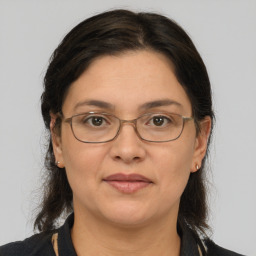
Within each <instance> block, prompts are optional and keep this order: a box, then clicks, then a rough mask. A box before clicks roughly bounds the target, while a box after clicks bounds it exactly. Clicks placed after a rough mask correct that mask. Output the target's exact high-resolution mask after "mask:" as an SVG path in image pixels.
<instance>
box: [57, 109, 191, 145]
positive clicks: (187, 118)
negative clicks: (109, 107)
mask: <svg viewBox="0 0 256 256" xmlns="http://www.w3.org/2000/svg"><path fill="white" fill-rule="evenodd" d="M85 114H101V115H108V116H113V117H114V118H116V119H118V120H119V128H118V130H117V133H116V135H115V136H114V138H112V139H110V140H106V141H99V142H95V141H83V140H80V139H79V138H77V137H76V135H75V132H74V129H73V123H72V120H73V118H74V117H76V116H82V115H85ZM150 114H166V115H168V114H169V115H177V116H180V117H181V118H182V129H181V132H180V134H179V136H178V137H176V138H175V139H171V140H164V141H154V140H147V139H144V138H143V137H141V135H140V133H139V132H138V130H137V120H138V119H140V118H141V117H143V116H146V115H150ZM61 118H62V119H63V121H64V122H65V123H68V124H70V127H71V130H72V133H73V136H74V137H75V138H76V139H77V140H78V141H80V142H82V143H91V144H98V143H106V142H110V141H113V140H115V139H116V138H117V137H118V135H119V134H120V131H121V128H122V126H123V124H125V123H128V124H132V125H133V127H134V130H135V132H136V134H137V136H138V137H139V138H140V139H141V140H143V141H147V142H154V143H162V142H169V141H174V140H177V139H178V138H179V137H180V136H181V134H182V132H183V130H184V126H185V123H186V122H187V121H191V120H194V118H193V117H186V116H182V115H180V114H176V113H172V112H148V113H145V114H142V115H140V116H139V117H137V118H135V119H132V120H125V119H120V118H119V117H117V116H115V115H113V114H110V113H105V112H97V111H96V112H94V111H91V112H84V113H80V114H75V115H73V116H71V117H68V118H64V116H63V115H61Z"/></svg>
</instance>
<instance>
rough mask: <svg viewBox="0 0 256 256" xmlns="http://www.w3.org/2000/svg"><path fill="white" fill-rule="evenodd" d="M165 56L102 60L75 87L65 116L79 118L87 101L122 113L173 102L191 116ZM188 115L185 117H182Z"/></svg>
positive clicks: (139, 53)
mask: <svg viewBox="0 0 256 256" xmlns="http://www.w3.org/2000/svg"><path fill="white" fill-rule="evenodd" d="M173 70H174V69H173V65H172V63H171V62H170V60H168V59H167V58H166V57H165V56H164V55H162V54H160V53H155V52H152V51H131V52H126V53H123V54H121V55H118V56H102V57H100V58H97V59H96V60H94V61H93V62H92V64H91V65H90V66H89V67H88V68H87V69H86V70H85V71H84V72H83V73H82V75H81V76H80V77H79V78H78V79H77V80H76V81H75V82H73V83H72V85H71V86H70V88H69V90H68V92H67V96H66V98H65V101H64V104H63V112H64V113H65V112H68V113H69V114H75V113H74V111H75V110H74V108H75V106H77V104H78V105H79V103H80V102H84V101H87V102H88V101H92V100H96V101H104V102H107V103H111V104H112V105H113V106H114V108H115V109H117V110H118V111H119V110H120V111H127V112H133V111H137V110H138V108H139V107H140V106H141V105H143V104H144V105H145V103H147V102H152V101H159V100H170V101H175V102H177V103H179V104H177V105H181V107H180V108H181V111H185V112H186V114H188V113H191V105H190V101H189V98H188V97H187V94H186V93H185V91H184V89H183V87H182V86H181V85H180V84H179V82H178V80H177V79H176V76H175V74H174V71H173ZM181 114H185V113H181Z"/></svg>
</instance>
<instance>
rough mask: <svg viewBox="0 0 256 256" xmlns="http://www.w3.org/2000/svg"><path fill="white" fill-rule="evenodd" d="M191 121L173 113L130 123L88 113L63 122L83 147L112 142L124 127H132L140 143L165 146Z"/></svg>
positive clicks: (142, 116)
mask: <svg viewBox="0 0 256 256" xmlns="http://www.w3.org/2000/svg"><path fill="white" fill-rule="evenodd" d="M190 120H193V117H184V116H181V115H179V114H173V113H147V114H143V115H141V116H139V117H138V118H136V119H133V120H121V119H119V118H118V117H116V116H114V115H112V114H108V113H99V112H88V113H83V114H78V115H74V116H72V117H70V118H66V119H64V122H67V123H69V124H70V126H71V129H72V132H73V135H74V137H75V138H76V139H77V140H79V141H81V142H84V143H104V142H109V141H112V140H114V139H115V138H116V137H117V136H118V134H119V133H120V130H121V127H122V125H123V124H125V123H127V124H131V125H133V126H134V129H135V132H136V134H137V135H138V137H139V138H141V139H142V140H145V141H149V142H168V141H172V140H176V139H178V138H179V137H180V135H181V133H182V131H183V128H184V124H185V122H186V121H190Z"/></svg>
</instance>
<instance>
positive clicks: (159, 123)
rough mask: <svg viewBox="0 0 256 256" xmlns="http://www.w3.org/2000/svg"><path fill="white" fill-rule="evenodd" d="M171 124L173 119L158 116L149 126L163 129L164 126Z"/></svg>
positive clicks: (154, 117) (151, 119) (151, 120)
mask: <svg viewBox="0 0 256 256" xmlns="http://www.w3.org/2000/svg"><path fill="white" fill-rule="evenodd" d="M171 122H172V121H171V119H170V118H168V117H167V116H163V115H157V116H153V117H151V118H150V119H149V121H148V123H147V124H148V125H152V126H158V127H163V126H166V125H167V124H170V123H171Z"/></svg>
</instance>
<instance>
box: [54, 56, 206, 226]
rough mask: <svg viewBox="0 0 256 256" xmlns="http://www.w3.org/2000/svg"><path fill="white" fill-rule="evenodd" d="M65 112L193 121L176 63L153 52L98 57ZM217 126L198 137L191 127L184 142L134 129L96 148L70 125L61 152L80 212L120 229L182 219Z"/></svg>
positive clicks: (57, 143) (59, 142) (58, 140)
mask: <svg viewBox="0 0 256 256" xmlns="http://www.w3.org/2000/svg"><path fill="white" fill-rule="evenodd" d="M155 102H158V103H157V104H145V103H155ZM171 102H174V103H171ZM102 103H104V104H102ZM105 103H106V104H105ZM142 106H144V107H142ZM62 110H63V114H64V116H65V118H68V117H71V116H73V115H75V114H80V113H84V112H90V111H97V112H104V113H106V112H107V113H111V114H114V115H115V116H117V117H119V118H120V119H125V120H131V119H135V118H137V117H138V116H140V115H142V114H144V113H149V112H162V111H163V112H172V113H177V114H180V115H183V116H186V117H190V116H191V115H192V111H191V104H190V100H189V98H188V97H187V95H186V93H185V91H184V89H183V88H182V86H181V85H180V84H179V82H178V81H177V79H176V77H175V75H174V72H173V69H172V65H171V63H170V62H169V61H168V60H167V58H166V57H164V56H163V55H161V54H159V53H155V52H151V51H136V52H127V53H124V54H122V55H119V56H116V57H114V56H104V57H100V58H98V59H96V60H95V61H94V62H93V63H92V64H91V65H90V67H89V68H88V69H87V70H86V71H85V72H84V73H83V74H82V75H81V76H80V77H79V78H78V79H77V80H76V81H75V82H74V83H73V84H72V85H71V87H70V88H69V91H68V93H67V96H66V98H65V100H64V104H63V109H62ZM207 127H208V128H207ZM209 127H210V121H208V125H206V128H205V131H206V132H205V133H204V132H202V134H200V135H199V136H196V129H195V124H194V122H193V121H188V122H186V123H185V126H184V130H183V132H182V134H181V136H180V137H179V138H178V139H177V140H174V141H170V142H164V143H154V142H147V141H143V140H141V139H140V138H139V137H138V136H137V134H136V132H135V129H134V126H133V125H131V124H129V123H126V124H124V125H123V126H122V129H121V132H120V134H119V135H118V137H117V138H116V139H115V140H113V141H110V142H106V143H98V144H89V143H82V142H80V141H78V140H77V139H76V138H75V137H74V136H73V134H72V131H71V127H70V125H69V124H68V123H65V122H62V126H61V136H60V137H56V136H55V137H54V139H53V144H54V152H55V157H56V160H58V161H60V165H62V166H65V168H66V172H67V176H68V180H69V183H70V186H71V188H72V191H73V203H74V210H75V212H76V211H77V212H78V211H79V212H80V213H83V214H85V215H87V216H89V215H91V216H93V217H94V218H97V219H100V220H103V221H108V222H111V223H115V224H118V225H144V224H149V223H154V222H155V221H156V220H158V219H163V218H166V219H170V218H171V219H175V220H176V219H177V214H178V207H179V201H180V197H181V195H182V192H183V190H184V189H185V186H186V184H187V181H188V178H189V175H190V173H191V172H195V171H196V165H197V164H198V165H199V166H200V164H201V160H202V158H203V156H204V154H205V150H206V144H207V135H208V133H209ZM63 171H64V170H63ZM130 174H135V175H131V176H129V175H130ZM112 175H114V176H112ZM142 176H143V177H144V178H142ZM136 180H137V182H136ZM191 196H193V195H191Z"/></svg>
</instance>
